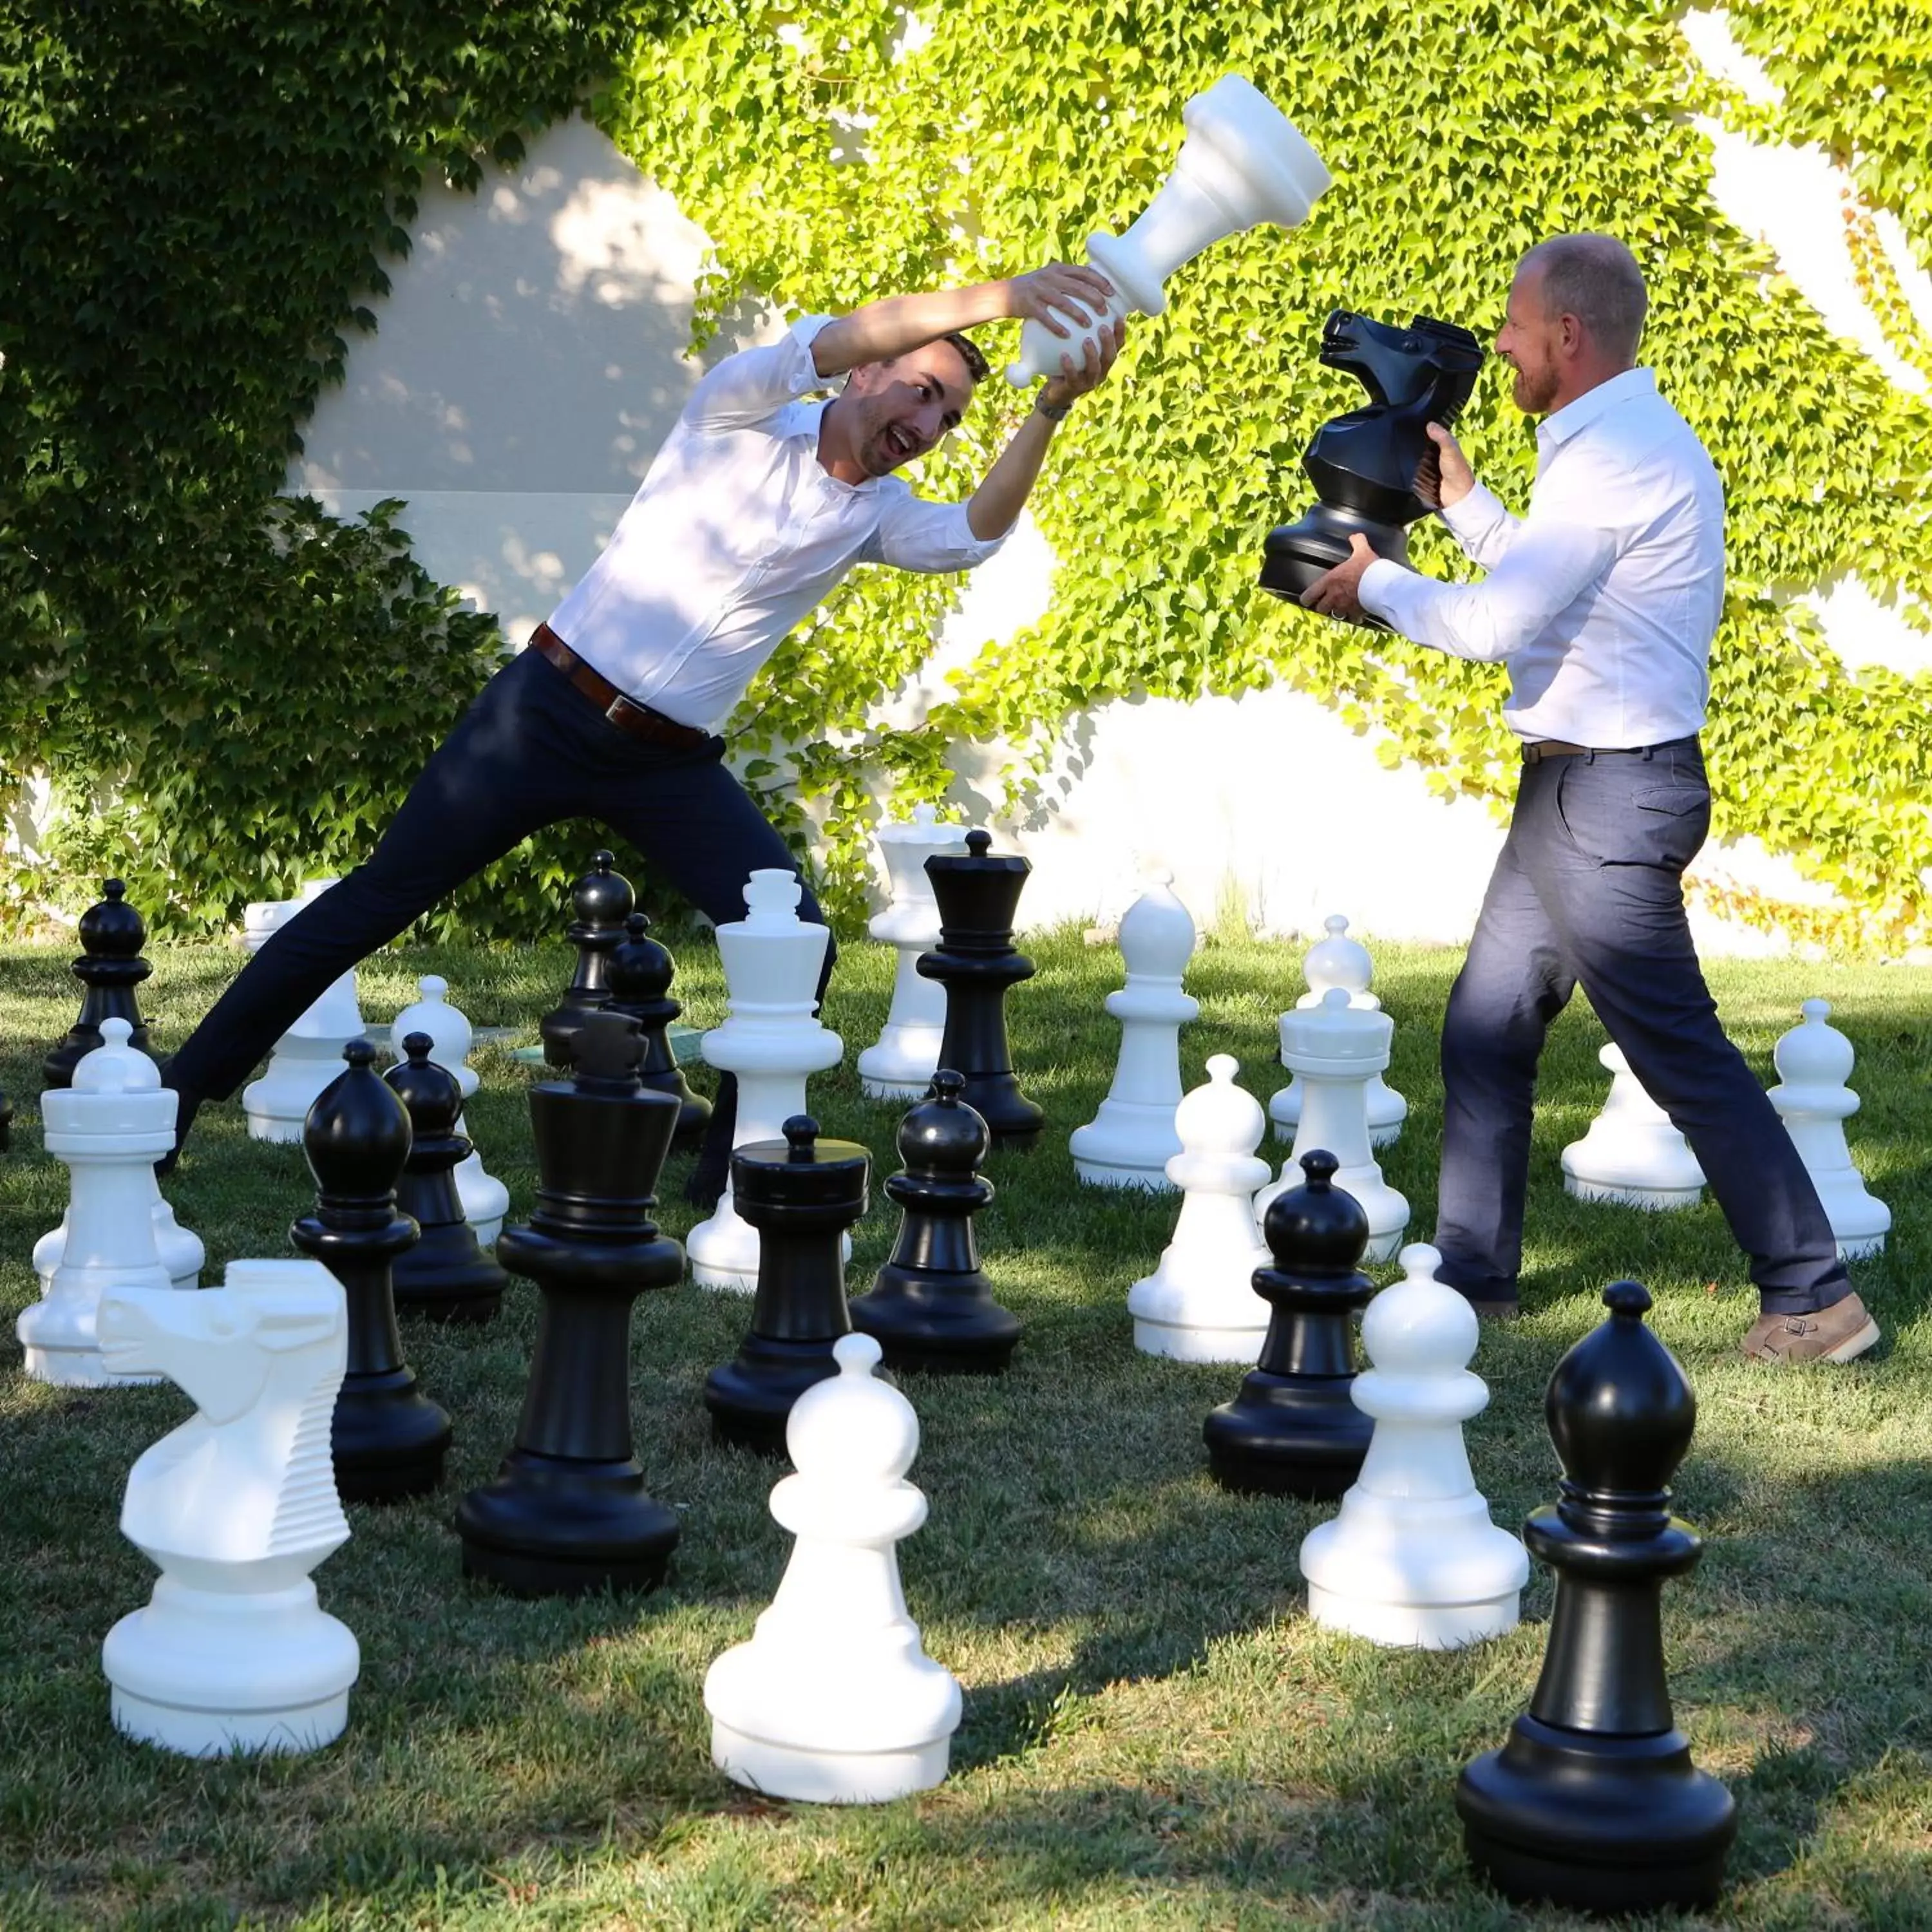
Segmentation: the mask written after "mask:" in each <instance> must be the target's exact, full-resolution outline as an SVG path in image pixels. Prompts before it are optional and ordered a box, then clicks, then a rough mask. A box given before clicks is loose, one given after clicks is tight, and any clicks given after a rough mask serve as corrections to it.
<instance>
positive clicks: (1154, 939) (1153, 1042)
mask: <svg viewBox="0 0 1932 1932" xmlns="http://www.w3.org/2000/svg"><path fill="white" fill-rule="evenodd" d="M1149 877H1150V880H1151V883H1150V884H1149V886H1148V889H1147V890H1146V891H1145V892H1143V893H1142V895H1141V896H1140V897H1139V898H1137V899H1136V900H1135V901H1134V902H1133V904H1132V905H1131V906H1130V907H1128V908H1127V916H1126V918H1124V919H1122V920H1121V959H1123V960H1124V961H1125V962H1126V963H1127V984H1126V985H1125V986H1123V987H1122V988H1121V989H1120V991H1119V992H1117V993H1109V995H1107V1010H1108V1012H1109V1013H1112V1015H1113V1016H1114V1017H1115V1019H1117V1020H1118V1021H1119V1022H1120V1023H1121V1058H1120V1061H1119V1063H1118V1065H1117V1066H1116V1067H1115V1069H1114V1084H1113V1085H1112V1087H1111V1088H1109V1090H1108V1093H1107V1097H1106V1100H1103V1101H1102V1102H1101V1103H1100V1112H1099V1113H1098V1114H1097V1115H1095V1116H1094V1118H1093V1119H1092V1120H1091V1121H1089V1122H1088V1124H1087V1125H1086V1126H1085V1127H1076V1128H1075V1129H1074V1130H1073V1170H1074V1172H1075V1173H1076V1174H1077V1175H1079V1177H1080V1178H1081V1179H1082V1181H1085V1182H1086V1183H1087V1184H1088V1185H1089V1186H1090V1187H1139V1188H1145V1189H1146V1190H1148V1192H1149V1193H1165V1192H1166V1190H1168V1189H1169V1188H1170V1187H1172V1186H1173V1183H1172V1181H1169V1179H1168V1178H1167V1163H1168V1162H1169V1160H1171V1159H1172V1157H1174V1156H1175V1154H1178V1153H1179V1152H1180V1151H1181V1136H1180V1134H1179V1133H1178V1131H1177V1130H1176V1129H1175V1124H1174V1117H1175V1110H1176V1109H1178V1107H1179V1106H1180V1105H1181V1028H1182V1027H1183V1026H1184V1025H1186V1024H1187V1022H1188V1021H1190V1020H1191V1019H1195V1018H1196V1017H1197V1016H1199V1013H1200V1011H1201V1007H1200V1003H1199V1001H1196V1000H1194V999H1191V998H1190V997H1189V996H1188V995H1187V994H1186V993H1184V992H1182V991H1181V975H1182V974H1184V973H1185V972H1186V971H1187V962H1188V961H1189V960H1190V959H1192V958H1193V956H1194V937H1195V935H1194V922H1193V919H1191V918H1190V917H1189V916H1188V911H1187V907H1185V906H1184V905H1183V904H1181V901H1179V900H1178V898H1175V895H1174V892H1173V890H1172V887H1173V884H1174V874H1172V872H1169V871H1157V872H1154V873H1152V874H1150V875H1149Z"/></svg>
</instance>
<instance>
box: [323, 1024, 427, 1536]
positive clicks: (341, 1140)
mask: <svg viewBox="0 0 1932 1932" xmlns="http://www.w3.org/2000/svg"><path fill="white" fill-rule="evenodd" d="M342 1057H343V1058H344V1060H346V1061H348V1063H349V1068H348V1071H347V1073H341V1074H338V1076H336V1078H335V1079H334V1080H333V1081H332V1082H330V1084H329V1085H328V1086H326V1087H325V1088H323V1091H322V1092H321V1093H320V1094H319V1095H317V1097H316V1102H315V1104H314V1106H312V1107H311V1108H310V1109H309V1110H308V1119H307V1120H306V1121H305V1122H304V1123H303V1124H302V1149H303V1151H304V1152H305V1154H307V1155H308V1167H309V1172H310V1173H311V1174H312V1175H314V1176H315V1182H316V1186H317V1188H318V1189H319V1190H320V1195H319V1197H318V1199H317V1202H316V1211H315V1212H314V1214H305V1215H304V1216H303V1217H302V1219H301V1220H299V1221H298V1222H296V1224H295V1225H294V1226H293V1227H292V1228H290V1230H289V1238H290V1240H291V1241H293V1242H294V1243H295V1244H296V1247H299V1249H301V1250H302V1253H304V1254H305V1255H313V1256H314V1257H315V1258H316V1259H317V1261H319V1262H321V1263H322V1264H323V1265H324V1266H325V1267H326V1268H327V1269H328V1270H329V1273H330V1274H332V1275H334V1276H335V1278H336V1280H338V1281H339V1282H341V1284H342V1287H343V1292H344V1295H345V1297H346V1298H347V1301H348V1304H349V1369H348V1373H347V1374H345V1375H344V1377H343V1379H342V1392H341V1394H339V1395H338V1397H336V1399H335V1420H334V1421H333V1422H332V1424H331V1425H330V1429H329V1448H330V1450H331V1451H332V1454H333V1455H334V1457H335V1487H337V1489H338V1490H340V1491H341V1493H342V1494H343V1496H344V1497H345V1498H346V1499H347V1500H348V1501H350V1502H365V1503H369V1502H395V1501H396V1500H398V1499H399V1498H401V1497H404V1496H421V1495H422V1493H423V1492H424V1491H425V1490H433V1489H434V1488H435V1487H436V1486H437V1484H438V1483H439V1482H440V1481H442V1480H443V1457H444V1456H445V1455H446V1454H447V1453H448V1451H449V1433H450V1432H449V1416H448V1415H446V1414H445V1413H444V1412H443V1410H442V1409H440V1408H439V1407H438V1406H437V1405H436V1404H435V1403H433V1402H431V1400H430V1399H429V1398H428V1397H427V1396H426V1395H425V1394H423V1392H422V1390H421V1389H420V1388H418V1387H417V1385H416V1371H415V1370H413V1369H412V1368H411V1367H410V1365H409V1364H408V1363H407V1362H406V1361H404V1359H403V1339H402V1336H401V1333H400V1331H398V1328H397V1327H396V1304H395V1297H394V1295H393V1293H392V1289H391V1286H390V1280H389V1268H390V1264H391V1263H392V1262H394V1260H395V1258H396V1256H398V1255H399V1254H401V1253H402V1252H403V1251H404V1250H405V1249H406V1248H407V1247H410V1245H411V1244H412V1243H413V1242H414V1241H415V1240H416V1223H415V1222H413V1220H410V1217H408V1216H407V1214H398V1213H397V1211H396V1183H397V1181H398V1179H399V1178H401V1174H402V1172H403V1164H404V1162H405V1161H407V1160H408V1159H409V1157H410V1115H409V1109H407V1108H406V1107H405V1106H404V1105H403V1103H402V1101H401V1099H400V1098H398V1096H397V1094H396V1092H395V1089H394V1088H392V1087H390V1086H389V1085H386V1083H385V1082H383V1080H381V1079H379V1078H378V1077H377V1074H376V1073H375V1072H374V1066H373V1063H374V1060H375V1058H376V1049H374V1047H373V1046H371V1045H370V1044H369V1043H368V1041H367V1040H351V1041H350V1043H349V1044H348V1045H347V1046H345V1047H344V1049H342Z"/></svg>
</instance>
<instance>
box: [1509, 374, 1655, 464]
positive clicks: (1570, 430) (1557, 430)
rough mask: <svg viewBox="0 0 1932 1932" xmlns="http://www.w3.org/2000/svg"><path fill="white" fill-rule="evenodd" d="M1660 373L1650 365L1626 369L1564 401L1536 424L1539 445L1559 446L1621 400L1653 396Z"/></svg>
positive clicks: (1544, 447)
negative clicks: (1552, 414)
mask: <svg viewBox="0 0 1932 1932" xmlns="http://www.w3.org/2000/svg"><path fill="white" fill-rule="evenodd" d="M1656 393H1657V377H1656V376H1655V374H1654V373H1653V372H1652V371H1650V370H1649V369H1626V370H1625V371H1624V372H1623V374H1622V375H1621V376H1613V377H1611V378H1610V380H1609V381H1608V382H1607V383H1598V385H1597V386H1596V387H1595V389H1586V390H1585V391H1584V392H1583V395H1580V396H1579V397H1578V398H1577V400H1576V401H1574V403H1565V404H1564V406H1563V407H1562V408H1561V409H1560V410H1558V411H1557V412H1556V414H1555V415H1554V416H1545V417H1544V419H1543V420H1542V422H1540V423H1538V425H1537V426H1536V446H1537V448H1538V449H1544V450H1548V449H1561V448H1562V446H1563V445H1564V444H1565V443H1568V441H1569V440H1570V439H1571V437H1573V436H1574V435H1575V434H1577V431H1580V430H1585V429H1588V428H1589V426H1590V425H1592V423H1593V422H1597V421H1598V420H1599V419H1601V417H1603V416H1605V415H1607V413H1609V412H1610V410H1613V409H1615V408H1616V407H1617V406H1618V405H1619V404H1621V403H1626V402H1628V401H1631V399H1632V398H1634V397H1637V396H1654V395H1656Z"/></svg>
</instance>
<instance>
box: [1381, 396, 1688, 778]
mask: <svg viewBox="0 0 1932 1932" xmlns="http://www.w3.org/2000/svg"><path fill="white" fill-rule="evenodd" d="M1536 442H1537V461H1536V483H1535V488H1534V489H1533V490H1532V492H1531V493H1530V499H1529V514H1528V516H1526V517H1523V518H1521V519H1518V518H1517V517H1513V516H1511V514H1510V513H1509V512H1508V511H1507V510H1505V508H1503V506H1502V504H1501V503H1500V502H1498V501H1497V500H1496V498H1495V497H1494V496H1492V495H1491V494H1490V492H1489V491H1488V490H1485V489H1484V487H1482V485H1481V484H1478V485H1477V486H1476V487H1475V488H1474V489H1472V490H1471V491H1470V492H1469V494H1468V495H1467V496H1465V497H1463V499H1462V501H1461V502H1459V503H1457V504H1456V505H1454V506H1453V507H1452V508H1448V509H1445V510H1444V511H1442V517H1443V520H1444V521H1445V523H1448V526H1449V527H1450V529H1451V531H1452V532H1454V535H1455V538H1456V540H1457V542H1458V543H1460V544H1461V545H1462V546H1463V549H1464V550H1466V552H1467V553H1469V556H1471V557H1472V559H1474V560H1475V562H1478V563H1479V564H1481V565H1484V566H1485V568H1487V571H1488V573H1489V574H1487V576H1486V577H1484V578H1482V579H1481V580H1480V581H1479V582H1477V583H1469V584H1451V583H1438V582H1436V580H1433V578H1430V577H1424V576H1421V575H1420V574H1418V573H1417V572H1415V571H1412V570H1407V569H1405V568H1403V566H1402V565H1400V564H1396V563H1391V562H1389V561H1388V559H1386V558H1379V559H1377V560H1376V562H1373V563H1372V564H1371V565H1370V566H1369V567H1368V568H1367V570H1366V571H1364V572H1363V574H1362V581H1361V591H1360V595H1361V601H1362V603H1363V605H1364V607H1365V608H1367V609H1368V610H1372V611H1373V612H1374V613H1375V614H1376V616H1379V617H1380V618H1382V619H1384V620H1385V622H1388V624H1389V625H1391V627H1392V628H1394V629H1395V630H1397V631H1400V632H1401V633H1402V634H1403V635H1404V636H1405V637H1412V638H1414V639H1415V641H1416V642H1417V643H1422V644H1429V645H1432V646H1434V647H1435V648H1436V649H1438V650H1442V651H1448V652H1451V653H1452V654H1453V655H1455V656H1457V657H1460V658H1477V659H1479V660H1481V661H1484V662H1485V663H1496V662H1498V661H1501V662H1504V663H1506V664H1508V666H1509V672H1510V694H1509V697H1508V700H1507V701H1506V702H1505V704H1504V706H1503V715H1504V717H1505V718H1506V719H1507V720H1508V722H1509V724H1510V725H1511V727H1512V728H1513V729H1514V730H1516V732H1517V733H1518V734H1519V735H1520V736H1523V737H1525V738H1529V739H1539V738H1557V739H1568V741H1569V742H1571V743H1572V744H1575V745H1594V746H1600V747H1602V748H1605V749H1628V748H1631V747H1634V746H1637V745H1658V744H1663V743H1664V742H1667V741H1668V740H1670V739H1673V738H1684V737H1688V736H1690V735H1691V733H1694V732H1695V731H1697V730H1700V728H1701V727H1702V726H1703V722H1704V707H1705V704H1706V701H1707V700H1708V699H1709V696H1710V690H1711V681H1710V673H1709V660H1710V649H1711V639H1712V636H1713V635H1714V634H1715V632H1716V630H1717V628H1718V617H1719V616H1720V614H1721V612H1722V610H1723V607H1724V486H1723V484H1721V482H1720V481H1718V472H1717V471H1716V469H1715V468H1713V467H1712V463H1711V459H1710V458H1709V457H1708V456H1707V455H1706V454H1705V453H1704V446H1703V444H1702V443H1700V442H1699V441H1698V440H1697V437H1696V435H1695V434H1694V432H1693V431H1692V430H1691V426H1690V425H1689V424H1688V423H1687V422H1685V420H1684V419H1683V418H1682V416H1679V414H1678V413H1677V412H1676V410H1673V408H1672V407H1670V404H1668V403H1667V402H1666V401H1664V398H1662V397H1661V396H1660V395H1658V393H1657V380H1656V378H1655V377H1654V376H1653V375H1652V374H1651V372H1650V371H1649V370H1648V369H1630V370H1626V371H1625V372H1624V374H1622V375H1621V376H1616V377H1612V378H1611V380H1610V381H1609V382H1607V383H1599V384H1598V386H1597V387H1596V388H1595V389H1592V390H1590V391H1589V392H1587V393H1586V394H1585V395H1581V396H1579V397H1578V398H1577V400H1576V401H1574V403H1570V404H1566V405H1565V407H1563V408H1562V409H1560V410H1558V411H1557V412H1556V414H1555V415H1553V416H1550V417H1547V418H1546V419H1545V420H1544V422H1542V423H1541V424H1540V425H1538V428H1537V432H1536Z"/></svg>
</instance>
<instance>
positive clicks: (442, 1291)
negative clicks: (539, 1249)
mask: <svg viewBox="0 0 1932 1932" xmlns="http://www.w3.org/2000/svg"><path fill="white" fill-rule="evenodd" d="M392 1277H393V1280H394V1283H395V1289H394V1292H395V1301H396V1313H398V1315H420V1316H422V1318H423V1319H425V1321H428V1322H490V1321H493V1320H494V1319H496V1311H497V1310H498V1309H499V1308H500V1307H502V1304H503V1289H504V1287H505V1284H506V1283H508V1279H509V1277H508V1276H507V1275H506V1274H505V1273H504V1271H503V1270H502V1268H501V1267H500V1266H499V1265H498V1264H497V1263H496V1262H493V1261H491V1260H490V1259H488V1258H487V1256H485V1255H484V1253H483V1252H482V1250H481V1248H479V1247H478V1245H477V1241H476V1235H475V1230H474V1229H472V1228H471V1227H470V1226H469V1223H467V1222H466V1221H452V1222H449V1223H446V1224H445V1225H444V1226H441V1227H438V1226H434V1225H432V1226H429V1227H427V1228H425V1229H424V1230H423V1231H422V1240H421V1241H419V1242H418V1243H417V1244H416V1246H415V1247H413V1248H411V1249H409V1250H407V1251H406V1252H405V1253H403V1254H401V1255H399V1256H398V1257H397V1258H396V1261H395V1265H394V1268H393V1269H392Z"/></svg>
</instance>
